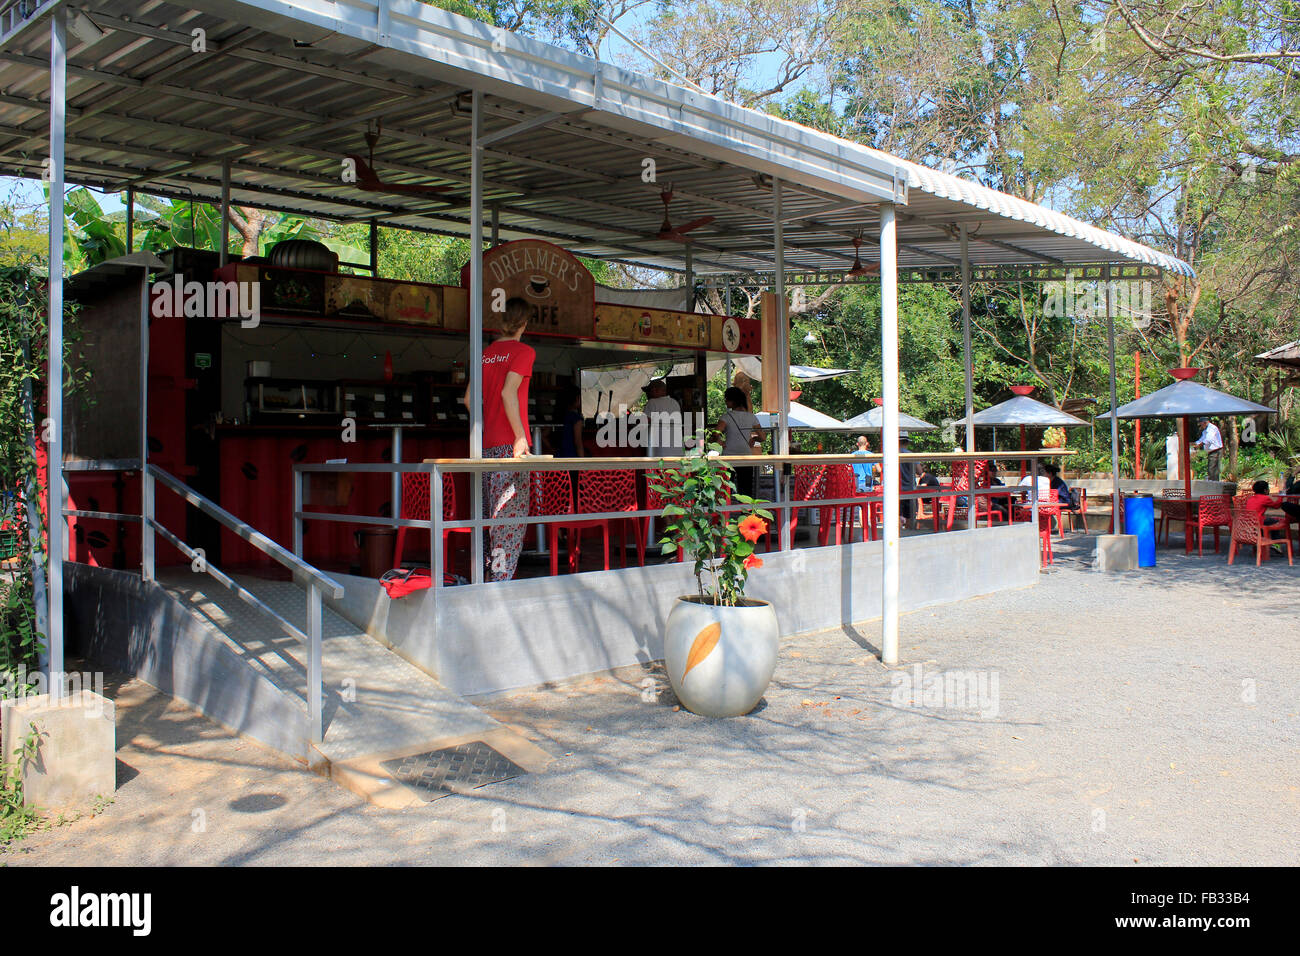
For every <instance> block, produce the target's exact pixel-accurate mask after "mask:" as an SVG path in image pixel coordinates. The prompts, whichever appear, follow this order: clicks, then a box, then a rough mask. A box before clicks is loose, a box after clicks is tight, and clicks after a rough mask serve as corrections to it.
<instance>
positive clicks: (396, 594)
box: [379, 568, 433, 598]
mask: <svg viewBox="0 0 1300 956" xmlns="http://www.w3.org/2000/svg"><path fill="white" fill-rule="evenodd" d="M379 584H380V586H381V587H382V588H383V589H384V590H385V591H387V592H388V596H389V597H390V598H400V597H406V596H407V595H408V594H411V593H413V592H415V591H423V590H424V589H425V588H429V587H433V575H432V574H431V573H430V571H429V569H428V568H411V569H409V570H402V569H400V568H394V569H393V570H392V571H385V572H384V576H383V577H382V578H380V579H379Z"/></svg>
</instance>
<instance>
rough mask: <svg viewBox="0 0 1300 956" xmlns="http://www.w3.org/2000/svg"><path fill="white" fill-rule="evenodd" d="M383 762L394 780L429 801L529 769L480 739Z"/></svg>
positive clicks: (507, 778) (515, 775) (525, 771)
mask: <svg viewBox="0 0 1300 956" xmlns="http://www.w3.org/2000/svg"><path fill="white" fill-rule="evenodd" d="M380 766H381V767H383V768H384V770H385V771H386V772H387V773H388V774H389V776H391V777H392V778H393V779H394V780H397V781H400V782H401V783H403V784H405V785H406V786H407V787H409V788H410V789H412V790H414V791H415V792H416V793H417V794H418V795H419V796H420V798H421V799H422V800H424V801H425V802H426V803H428V802H432V801H434V800H437V799H438V798H439V797H445V796H447V795H448V794H451V793H463V792H465V791H466V790H476V789H478V788H479V787H485V786H487V785H488V784H491V783H500V782H501V781H502V780H509V779H510V778H511V777H518V776H521V775H522V774H525V773H527V772H528V771H527V770H525V769H524V768H523V767H521V766H519V765H518V764H517V763H515V762H514V761H513V760H510V759H509V758H508V757H505V756H503V755H502V754H500V753H498V752H497V751H496V750H494V749H492V748H491V747H489V746H488V745H487V744H485V743H483V742H482V741H480V740H474V741H471V742H470V743H466V744H460V745H458V746H456V747H447V748H445V749H443V750H433V751H430V752H429V753H422V754H411V755H409V756H406V757H397V758H395V759H393V760H385V761H383V762H382V763H380Z"/></svg>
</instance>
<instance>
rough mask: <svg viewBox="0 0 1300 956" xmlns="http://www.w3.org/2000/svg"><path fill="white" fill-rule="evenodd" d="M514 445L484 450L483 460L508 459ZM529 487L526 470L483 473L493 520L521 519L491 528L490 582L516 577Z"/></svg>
mask: <svg viewBox="0 0 1300 956" xmlns="http://www.w3.org/2000/svg"><path fill="white" fill-rule="evenodd" d="M513 451H514V448H513V447H512V446H511V445H496V446H495V447H493V448H484V449H483V457H484V458H509V457H511V454H512V453H513ZM528 484H529V476H528V472H526V471H487V472H484V473H483V503H484V505H485V506H486V507H487V512H488V517H490V518H519V519H521V520H520V521H519V523H518V524H508V525H501V526H499V527H495V528H489V529H488V549H487V555H488V567H489V568H490V572H489V575H488V579H489V580H491V581H509V580H511V579H512V578H513V577H514V576H515V568H516V567H517V566H518V564H519V553H520V552H521V551H522V550H523V549H524V532H525V531H527V530H528V524H527V521H526V519H527V518H528Z"/></svg>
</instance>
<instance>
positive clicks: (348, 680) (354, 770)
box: [159, 570, 550, 807]
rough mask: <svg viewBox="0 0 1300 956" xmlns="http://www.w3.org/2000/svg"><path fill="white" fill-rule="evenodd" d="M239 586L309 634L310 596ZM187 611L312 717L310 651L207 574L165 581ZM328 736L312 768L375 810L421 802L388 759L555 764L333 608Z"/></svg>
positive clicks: (267, 584)
mask: <svg viewBox="0 0 1300 956" xmlns="http://www.w3.org/2000/svg"><path fill="white" fill-rule="evenodd" d="M234 577H235V578H236V580H237V582H238V583H239V584H240V585H241V586H242V587H244V588H246V589H247V590H248V591H250V592H251V593H252V594H254V595H255V596H256V597H257V598H258V599H259V600H261V601H262V602H263V603H265V604H266V605H267V606H268V607H270V608H271V609H272V610H274V611H275V612H276V613H277V614H279V615H281V616H282V617H283V618H285V620H287V621H289V622H290V623H291V624H293V625H294V626H296V627H298V628H301V629H303V630H305V629H306V622H307V598H306V593H305V592H304V590H303V589H302V588H301V587H299V586H298V585H296V584H294V583H293V582H291V581H275V580H268V579H265V578H259V577H255V576H253V575H246V574H241V575H235V576H234ZM159 579H160V583H161V584H162V585H163V586H164V587H165V588H166V589H167V590H168V592H169V593H171V594H172V595H173V596H174V597H175V598H176V599H177V600H179V601H180V602H181V603H182V604H184V605H185V606H186V607H187V608H188V609H189V610H190V611H191V613H193V614H195V615H197V616H199V617H200V618H201V619H202V620H203V621H204V622H205V623H206V625H207V626H208V627H209V628H210V630H211V631H212V632H213V637H214V639H217V640H222V641H224V642H226V643H227V645H228V646H231V647H233V648H234V649H235V651H236V652H237V653H238V654H239V656H240V657H241V659H242V660H243V661H244V662H245V663H246V664H247V665H248V666H249V667H251V668H254V669H256V670H257V671H258V672H259V673H261V674H263V675H264V676H266V677H267V678H268V679H269V680H270V681H272V682H273V683H274V684H275V685H276V686H277V687H278V688H279V689H280V690H281V691H282V693H283V694H284V695H286V697H288V698H289V699H291V700H293V701H294V702H295V703H296V704H297V705H299V706H300V707H301V713H302V714H303V715H304V719H305V717H306V690H307V676H306V675H307V665H306V653H305V652H306V648H305V647H304V646H303V645H302V644H301V643H300V642H298V641H297V640H295V639H294V638H292V637H290V636H288V635H286V634H285V633H284V632H283V631H282V630H280V629H279V628H277V627H276V625H275V624H274V623H273V622H271V621H270V620H269V619H267V617H266V616H265V615H264V614H263V613H262V612H260V611H259V610H257V609H256V608H253V607H251V606H250V605H248V604H246V603H245V602H244V601H242V600H240V599H239V598H238V597H236V596H235V595H234V594H232V593H231V592H230V591H228V590H227V589H226V588H224V587H222V586H221V585H220V584H218V583H217V582H215V581H213V580H212V579H210V578H208V577H207V576H206V575H203V574H194V573H190V572H189V571H187V570H179V571H172V572H168V573H166V574H162V575H160V576H159ZM321 633H322V640H321V657H322V673H323V675H324V683H325V690H324V698H323V712H324V723H325V733H324V739H323V740H322V741H321V743H320V744H319V745H316V746H315V747H313V748H312V756H314V757H315V758H317V759H311V758H310V757H309V760H308V763H309V765H310V766H311V769H313V770H314V771H316V772H317V773H320V774H322V775H324V776H328V777H329V778H330V779H333V780H335V781H337V782H338V783H339V784H341V785H342V786H344V787H347V788H348V789H349V790H352V791H354V792H355V793H357V794H359V795H361V796H362V797H365V798H366V799H367V800H369V801H371V802H372V803H376V804H378V805H382V806H387V807H396V806H408V805H413V804H417V803H420V802H422V800H423V798H422V797H421V796H420V794H418V793H417V792H415V791H413V790H412V789H411V788H409V787H407V786H406V785H405V784H403V783H401V782H399V781H397V780H396V779H395V778H394V777H393V776H392V775H391V774H389V773H388V771H387V770H385V769H384V768H383V767H382V764H383V763H385V762H386V761H390V760H395V759H398V758H402V757H407V756H409V755H412V754H424V753H430V752H433V751H437V750H442V749H445V748H447V747H455V746H458V745H460V744H464V743H468V742H472V741H482V742H483V743H486V744H487V745H488V746H490V747H492V748H493V749H494V750H496V751H497V752H498V753H500V754H502V755H503V756H505V757H507V758H508V759H510V760H512V761H513V762H514V763H516V764H517V765H519V766H520V767H522V768H523V769H524V770H527V771H528V772H537V771H540V770H542V769H544V768H545V766H546V765H547V763H549V761H550V757H549V755H548V754H546V752H545V751H543V750H541V748H539V747H537V746H535V745H534V744H532V743H530V742H529V741H528V740H527V739H525V738H524V737H522V736H520V735H519V734H518V733H516V732H515V731H513V730H511V729H510V728H508V727H506V726H505V725H503V724H501V723H500V722H498V721H496V720H494V719H493V718H491V717H489V716H488V715H487V714H485V713H484V712H483V711H481V710H480V709H479V708H477V707H476V706H474V705H473V704H471V703H470V702H469V701H467V700H465V699H464V698H463V697H460V696H459V695H457V694H455V693H453V692H452V691H450V690H448V689H447V688H446V687H444V686H443V685H442V684H440V683H439V682H438V681H437V680H435V679H434V678H433V677H431V676H430V675H429V674H427V673H425V672H424V671H422V670H420V669H419V668H417V667H415V666H414V665H413V664H411V663H409V662H408V661H406V660H404V659H403V658H401V657H400V656H398V655H397V654H396V653H394V652H393V651H391V650H388V649H387V648H385V647H383V646H382V645H381V644H379V643H378V642H377V641H375V640H374V639H373V638H371V637H370V636H369V635H367V634H366V633H364V632H363V631H362V630H361V629H359V628H358V627H357V626H356V625H355V624H352V623H350V622H349V621H347V620H346V619H345V618H343V617H342V616H340V615H338V614H337V613H335V612H334V611H332V610H330V609H329V608H328V607H325V608H323V609H322V621H321Z"/></svg>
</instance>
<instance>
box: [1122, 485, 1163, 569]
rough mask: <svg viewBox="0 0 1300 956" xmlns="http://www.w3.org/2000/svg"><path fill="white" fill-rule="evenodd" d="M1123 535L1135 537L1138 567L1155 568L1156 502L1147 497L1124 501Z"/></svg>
mask: <svg viewBox="0 0 1300 956" xmlns="http://www.w3.org/2000/svg"><path fill="white" fill-rule="evenodd" d="M1124 533H1125V534H1132V535H1137V539H1138V567H1140V568H1154V567H1155V566H1156V502H1155V499H1154V498H1152V497H1150V496H1149V495H1143V496H1141V497H1135V498H1125V499H1124Z"/></svg>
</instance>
